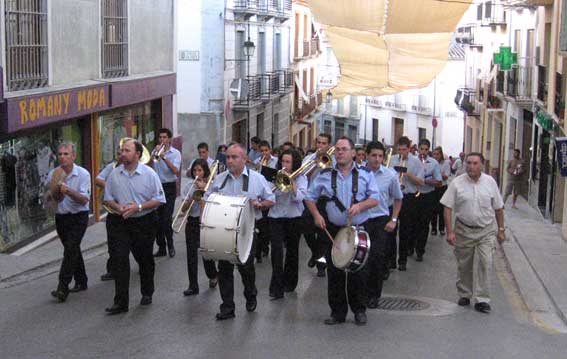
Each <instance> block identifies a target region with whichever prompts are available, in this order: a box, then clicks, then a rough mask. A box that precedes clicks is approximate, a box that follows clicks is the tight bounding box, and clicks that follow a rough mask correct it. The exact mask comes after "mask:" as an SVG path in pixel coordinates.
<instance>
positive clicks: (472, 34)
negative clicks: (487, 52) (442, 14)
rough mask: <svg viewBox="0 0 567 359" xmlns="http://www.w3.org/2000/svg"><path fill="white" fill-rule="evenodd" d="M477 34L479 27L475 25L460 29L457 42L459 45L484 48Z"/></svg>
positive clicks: (456, 36)
mask: <svg viewBox="0 0 567 359" xmlns="http://www.w3.org/2000/svg"><path fill="white" fill-rule="evenodd" d="M477 32H478V26H477V25H474V24H473V25H468V26H463V27H459V28H458V29H457V33H456V35H455V41H457V42H458V43H459V44H463V45H468V46H470V47H476V48H482V43H480V41H479V36H478V35H477Z"/></svg>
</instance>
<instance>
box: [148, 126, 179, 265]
mask: <svg viewBox="0 0 567 359" xmlns="http://www.w3.org/2000/svg"><path fill="white" fill-rule="evenodd" d="M172 137H173V134H172V133H171V131H170V130H169V129H167V128H162V129H161V130H159V142H160V144H159V145H157V146H156V147H155V148H154V150H153V151H152V164H153V168H154V170H155V171H156V173H157V174H158V176H159V179H160V181H161V184H162V186H163V191H164V193H165V199H166V203H165V204H164V205H162V206H160V207H159V208H158V210H157V213H158V220H159V226H158V231H157V235H156V243H157V245H158V251H157V252H156V253H155V254H154V256H155V257H163V256H165V255H166V252H165V247H166V241H167V251H168V252H169V256H170V257H173V256H175V247H174V245H173V229H172V228H171V217H172V216H173V208H174V207H175V197H177V176H179V173H180V171H181V152H179V151H178V150H177V149H175V148H173V146H171V138H172Z"/></svg>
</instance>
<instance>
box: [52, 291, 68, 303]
mask: <svg viewBox="0 0 567 359" xmlns="http://www.w3.org/2000/svg"><path fill="white" fill-rule="evenodd" d="M67 295H69V293H68V292H64V291H62V290H54V291H52V292H51V296H52V297H53V298H55V299H57V300H58V301H59V303H63V302H64V301H66V300H67Z"/></svg>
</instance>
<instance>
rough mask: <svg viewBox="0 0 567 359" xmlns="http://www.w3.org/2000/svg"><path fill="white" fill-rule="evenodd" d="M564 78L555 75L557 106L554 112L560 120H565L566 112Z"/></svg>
mask: <svg viewBox="0 0 567 359" xmlns="http://www.w3.org/2000/svg"><path fill="white" fill-rule="evenodd" d="M563 98H564V96H563V76H561V74H559V73H558V74H555V105H554V112H555V115H556V116H557V117H559V119H563V115H564V112H565V101H564V100H563Z"/></svg>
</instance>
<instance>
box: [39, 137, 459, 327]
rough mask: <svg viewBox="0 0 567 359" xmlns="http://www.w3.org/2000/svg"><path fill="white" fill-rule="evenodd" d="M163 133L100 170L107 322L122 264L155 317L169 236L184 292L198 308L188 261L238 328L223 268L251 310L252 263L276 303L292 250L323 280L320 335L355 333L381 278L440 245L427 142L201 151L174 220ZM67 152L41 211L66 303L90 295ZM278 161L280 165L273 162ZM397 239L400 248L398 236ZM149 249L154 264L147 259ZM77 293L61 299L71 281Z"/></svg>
mask: <svg viewBox="0 0 567 359" xmlns="http://www.w3.org/2000/svg"><path fill="white" fill-rule="evenodd" d="M171 141H172V133H171V131H170V130H169V129H161V130H159V144H158V145H157V146H156V147H155V148H154V149H153V151H152V152H151V153H150V152H148V151H147V150H146V148H145V147H144V146H143V145H142V144H141V143H140V142H138V141H137V140H135V139H131V138H124V139H123V140H122V141H121V144H120V149H119V151H118V154H117V158H116V162H113V163H111V164H109V165H107V166H106V167H105V168H104V169H103V170H102V171H101V172H100V173H99V175H98V176H97V177H96V180H95V184H96V185H97V186H98V187H100V188H101V189H104V202H103V207H104V208H105V210H106V211H107V212H108V215H107V218H106V228H107V236H108V252H109V259H108V262H107V268H106V273H105V274H104V275H103V276H102V277H101V280H114V281H115V296H114V302H113V305H112V306H111V307H109V308H107V309H106V311H107V313H108V314H119V313H124V312H127V311H128V308H129V279H130V261H129V254H130V252H131V253H132V254H133V256H134V259H135V260H136V262H138V264H139V268H140V281H141V294H142V298H141V301H140V304H141V305H149V304H151V303H152V295H153V292H154V272H155V263H154V257H160V256H165V255H167V254H169V256H170V257H173V256H175V246H174V233H180V232H181V231H182V230H183V229H184V231H185V242H186V246H187V275H188V287H187V290H185V291H183V294H184V295H185V296H194V295H197V294H199V284H198V262H199V253H201V256H202V260H203V267H204V270H205V273H206V276H207V278H208V279H209V287H210V288H216V286H217V283H218V285H219V289H220V290H219V292H220V297H221V305H220V309H219V312H218V313H217V314H216V319H217V320H226V319H231V318H234V317H235V313H236V308H235V303H234V299H233V298H234V274H233V272H234V266H235V265H236V266H237V269H238V271H239V273H240V276H241V277H242V282H243V284H244V297H245V299H246V310H247V311H248V312H253V311H255V309H256V306H257V298H258V288H257V287H256V269H255V263H261V262H262V257H264V256H266V255H267V254H268V253H270V257H269V258H270V261H271V267H272V275H271V280H270V284H269V289H268V294H269V297H270V298H271V300H279V299H283V298H284V296H285V293H289V292H293V291H295V289H296V287H297V284H298V279H299V278H298V276H299V244H300V239H301V236H302V235H303V237H304V238H305V240H306V243H307V245H308V246H309V248H310V250H311V256H310V259H309V261H308V266H309V267H311V268H312V267H315V266H317V269H318V273H317V276H318V277H324V276H327V277H328V279H327V291H328V302H329V307H330V316H329V318H327V319H326V320H325V321H324V323H325V324H327V325H334V324H340V323H343V322H345V320H346V317H347V314H348V310H349V308H350V309H351V311H352V312H353V314H354V319H355V323H356V324H357V325H364V324H366V321H367V318H366V314H365V313H366V308H370V309H373V308H377V307H379V299H380V297H381V295H382V286H383V281H384V280H386V279H388V276H389V273H390V270H391V269H395V268H396V261H397V265H398V266H397V267H398V269H399V270H400V271H405V270H406V269H407V257H408V256H412V255H413V253H414V251H415V254H416V258H415V259H416V262H420V261H423V255H424V253H425V246H426V243H427V238H428V235H429V233H430V224H431V226H432V233H433V234H437V231H439V232H440V233H442V234H444V230H445V225H444V222H443V214H442V206H441V205H440V203H439V201H440V200H441V197H442V196H443V194H444V193H445V191H446V190H447V180H448V177H449V176H450V175H451V166H450V163H449V161H448V160H446V159H445V158H444V155H443V150H442V149H441V148H440V147H437V148H435V149H434V151H433V153H432V155H433V157H431V155H430V143H429V141H428V140H427V139H421V140H420V141H419V142H418V144H419V145H418V147H417V149H418V151H419V153H416V154H415V155H412V154H411V153H410V150H411V149H412V142H411V141H410V139H409V138H407V137H405V136H403V137H401V138H400V139H399V140H398V142H397V144H396V145H397V146H396V148H395V149H396V152H397V153H396V154H392V152H393V150H394V148H390V149H389V151H387V148H386V147H385V146H384V144H382V143H381V142H377V141H373V142H370V143H368V144H367V145H365V146H364V147H355V144H354V143H353V141H352V140H351V139H350V138H348V137H341V138H339V139H338V140H337V141H336V144H335V145H334V146H333V144H332V138H331V136H330V135H328V134H325V133H322V134H320V135H319V136H318V137H317V148H316V150H314V151H312V153H310V154H308V155H307V156H305V157H304V158H302V157H303V156H302V152H300V149H296V148H294V147H293V145H292V144H291V143H285V144H284V145H282V146H281V147H279V148H278V149H277V151H276V150H275V149H272V147H271V145H270V143H269V142H268V141H265V140H261V139H260V138H258V137H253V138H252V139H251V144H252V149H251V150H250V151H248V149H247V148H246V146H244V145H242V144H239V143H231V144H229V145H227V146H224V145H222V146H221V147H219V151H218V153H217V156H216V157H217V158H216V159H215V160H213V159H212V158H211V157H209V147H208V145H207V144H206V143H200V144H199V145H198V146H197V148H198V152H199V157H198V158H197V159H194V160H193V161H191V162H190V166H189V168H187V171H186V172H185V173H186V176H187V177H188V181H187V182H186V183H184V185H183V186H182V187H181V203H180V204H179V206H178V209H177V211H175V215H174V207H175V200H176V197H177V183H178V182H179V179H180V178H179V177H180V176H181V173H183V172H181V153H180V152H179V150H177V149H176V148H174V147H173V146H172V142H171ZM74 155H75V149H74V146H73V145H72V144H62V145H60V146H59V153H58V158H59V162H60V167H58V168H57V169H56V170H54V171H52V173H50V186H49V193H48V198H47V199H46V200H47V203H48V204H50V203H51V204H50V205H51V207H52V208H53V211H54V212H55V216H56V226H57V233H58V234H59V237H60V238H61V241H62V243H63V246H64V260H63V263H62V266H61V271H60V275H59V285H58V287H57V289H56V290H55V291H53V292H52V295H53V297H55V298H56V299H57V300H58V301H60V302H63V301H65V300H66V299H67V296H68V294H69V293H70V292H73V291H80V290H86V289H87V275H86V272H85V269H84V263H83V259H82V255H81V250H80V243H81V239H82V237H83V235H84V233H85V230H86V228H87V224H88V223H87V222H88V210H89V201H90V190H91V188H90V183H91V182H90V174H89V173H88V172H87V170H85V169H83V168H82V167H79V166H77V165H75V164H74V159H75V157H74ZM276 155H277V156H276ZM398 231H399V234H398ZM154 242H155V243H156V245H157V247H158V250H157V252H156V253H153V248H154ZM73 278H74V279H75V287H73V288H71V289H69V284H70V283H71V281H72V279H73Z"/></svg>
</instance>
